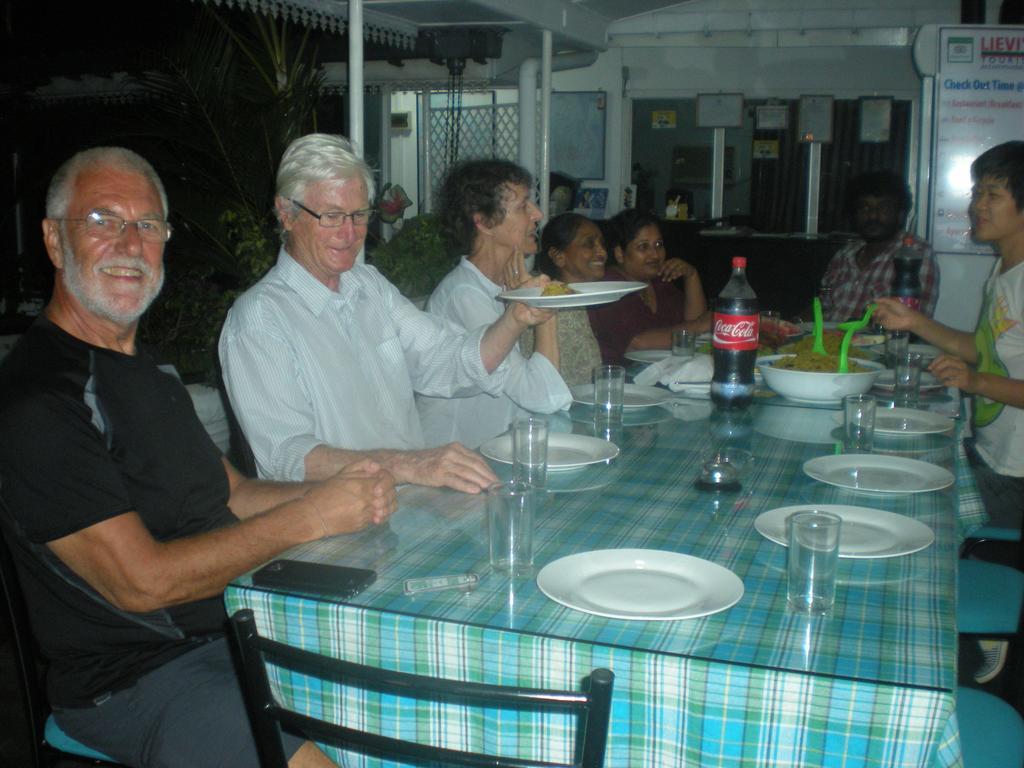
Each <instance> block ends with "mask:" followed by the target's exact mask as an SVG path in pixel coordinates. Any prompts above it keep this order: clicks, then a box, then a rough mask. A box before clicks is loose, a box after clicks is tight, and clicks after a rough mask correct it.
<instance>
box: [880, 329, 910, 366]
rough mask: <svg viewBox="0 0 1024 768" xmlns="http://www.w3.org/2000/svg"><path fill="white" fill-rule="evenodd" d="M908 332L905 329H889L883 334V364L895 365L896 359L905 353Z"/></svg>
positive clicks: (906, 350) (908, 337) (908, 340)
mask: <svg viewBox="0 0 1024 768" xmlns="http://www.w3.org/2000/svg"><path fill="white" fill-rule="evenodd" d="M909 345H910V334H909V333H908V332H907V331H889V332H888V333H886V334H885V364H886V366H887V367H889V368H895V367H896V361H897V360H898V359H899V358H901V357H903V355H905V354H907V352H908V351H909V350H908V346H909Z"/></svg>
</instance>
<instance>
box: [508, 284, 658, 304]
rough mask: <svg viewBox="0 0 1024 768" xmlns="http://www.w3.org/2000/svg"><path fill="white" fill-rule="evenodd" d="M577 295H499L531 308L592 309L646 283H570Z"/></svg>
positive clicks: (533, 291) (521, 291)
mask: <svg viewBox="0 0 1024 768" xmlns="http://www.w3.org/2000/svg"><path fill="white" fill-rule="evenodd" d="M569 287H570V288H572V289H573V290H574V291H576V293H570V294H568V295H564V296H541V295H540V294H541V290H542V289H541V288H516V289H515V290H512V291H505V292H504V293H499V294H498V298H499V299H505V300H506V301H521V302H522V303H523V304H529V305H530V306H531V307H543V308H544V309H566V308H569V307H592V306H594V305H595V304H610V303H612V302H613V301H618V300H619V299H621V298H622V297H623V296H625V295H626V294H628V293H634V292H635V291H640V290H643V289H644V288H645V287H646V283H636V282H630V281H625V280H604V281H600V282H596V283H569Z"/></svg>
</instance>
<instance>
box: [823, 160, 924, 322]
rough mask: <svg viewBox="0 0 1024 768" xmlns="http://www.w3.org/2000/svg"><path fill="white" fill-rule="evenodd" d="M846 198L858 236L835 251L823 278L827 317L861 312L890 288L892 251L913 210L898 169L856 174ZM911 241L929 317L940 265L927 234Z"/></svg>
mask: <svg viewBox="0 0 1024 768" xmlns="http://www.w3.org/2000/svg"><path fill="white" fill-rule="evenodd" d="M846 200H847V205H848V206H849V213H850V217H851V219H852V221H853V225H854V227H855V228H856V230H857V234H858V235H859V236H860V238H859V239H857V240H852V241H850V242H849V243H847V244H846V245H845V246H843V248H841V249H840V250H839V251H838V252H837V253H836V255H835V256H833V257H832V260H831V261H830V262H829V265H828V269H827V270H826V272H825V276H824V277H823V278H822V279H821V297H822V310H823V311H824V314H825V319H826V320H834V321H842V320H848V319H850V318H851V317H859V316H860V315H862V314H863V313H864V308H865V306H867V304H869V303H870V302H871V301H873V300H874V299H876V298H878V297H879V296H889V295H890V294H891V292H892V279H893V275H894V273H895V264H894V262H893V256H894V254H895V253H896V251H897V250H898V249H899V248H900V246H901V244H902V241H903V238H904V237H906V236H907V233H906V232H904V231H903V223H904V221H905V219H906V217H907V212H908V211H909V210H910V205H911V197H910V189H909V188H908V187H907V183H906V182H905V181H904V180H903V179H902V178H901V177H900V176H899V175H898V174H896V173H893V172H892V171H872V172H870V173H863V174H861V175H859V176H855V177H854V178H853V179H852V180H851V181H850V186H849V189H848V190H847V195H846ZM912 247H913V249H914V250H915V251H917V252H918V253H919V254H920V256H921V272H920V282H921V311H922V312H923V313H924V314H926V315H928V316H929V317H931V316H932V314H933V313H934V312H935V302H936V300H937V299H938V297H939V265H938V264H937V263H936V261H935V257H934V256H933V254H932V248H931V246H930V245H929V244H928V243H926V242H925V241H924V240H920V239H919V238H917V237H914V238H913V246H912Z"/></svg>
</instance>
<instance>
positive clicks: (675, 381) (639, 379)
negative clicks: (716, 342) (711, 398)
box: [633, 355, 713, 397]
mask: <svg viewBox="0 0 1024 768" xmlns="http://www.w3.org/2000/svg"><path fill="white" fill-rule="evenodd" d="M712 371H713V366H712V363H711V355H694V356H693V357H692V358H690V359H689V360H685V359H683V358H679V357H673V356H669V357H666V358H665V359H664V360H659V361H658V362H656V363H652V364H651V365H649V366H647V367H646V368H645V369H644V370H642V371H641V372H640V373H638V374H637V375H636V376H635V377H633V381H635V382H636V383H637V384H641V385H643V386H650V385H652V384H654V383H655V382H661V383H662V384H664V385H665V386H667V387H668V388H669V389H671V390H672V391H673V392H680V393H683V394H686V395H691V396H702V395H703V396H705V397H706V396H707V395H708V393H709V392H710V390H711V373H712Z"/></svg>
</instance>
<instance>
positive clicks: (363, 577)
mask: <svg viewBox="0 0 1024 768" xmlns="http://www.w3.org/2000/svg"><path fill="white" fill-rule="evenodd" d="M376 579H377V572H376V571H371V570H369V569H367V568H349V567H348V566H344V565H328V564H327V563H307V562H304V561H302V560H274V561H273V562H271V563H268V564H267V565H265V566H263V567H262V568H260V569H259V570H258V571H256V572H255V573H253V575H252V583H253V585H254V586H257V587H272V588H277V589H287V590H296V591H298V592H311V593H314V594H318V595H330V596H331V597H352V596H353V595H358V594H359V593H360V592H362V591H363V590H364V589H366V588H367V587H368V586H370V585H371V584H373V582H374V581H376Z"/></svg>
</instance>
